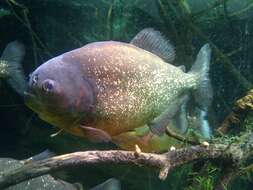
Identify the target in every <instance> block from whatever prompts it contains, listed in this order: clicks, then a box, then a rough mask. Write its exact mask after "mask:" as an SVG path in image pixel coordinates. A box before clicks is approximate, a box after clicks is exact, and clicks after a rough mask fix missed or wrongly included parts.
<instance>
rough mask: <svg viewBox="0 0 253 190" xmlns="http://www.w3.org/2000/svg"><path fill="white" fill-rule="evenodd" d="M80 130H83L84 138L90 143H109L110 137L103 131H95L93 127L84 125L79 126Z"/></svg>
mask: <svg viewBox="0 0 253 190" xmlns="http://www.w3.org/2000/svg"><path fill="white" fill-rule="evenodd" d="M80 128H81V129H82V130H84V132H85V134H86V137H87V138H88V139H89V140H90V141H91V142H110V141H111V136H110V135H109V134H108V133H107V132H105V131H103V130H102V129H96V128H93V127H88V126H84V125H80Z"/></svg>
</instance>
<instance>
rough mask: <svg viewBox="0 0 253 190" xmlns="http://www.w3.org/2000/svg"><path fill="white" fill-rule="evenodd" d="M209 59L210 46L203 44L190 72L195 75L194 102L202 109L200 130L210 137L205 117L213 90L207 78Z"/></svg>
mask: <svg viewBox="0 0 253 190" xmlns="http://www.w3.org/2000/svg"><path fill="white" fill-rule="evenodd" d="M210 60H211V48H210V45H209V44H205V45H204V46H203V47H202V48H201V49H200V51H199V53H198V55H197V59H196V61H195V63H194V65H193V66H192V68H191V70H190V72H189V73H190V74H193V75H194V76H195V79H196V81H197V83H196V84H197V86H196V88H195V89H194V91H193V95H194V97H195V102H196V103H197V105H198V106H199V108H200V109H201V110H202V111H203V112H202V116H201V117H200V119H201V123H202V125H201V131H202V133H203V136H204V137H206V138H210V137H211V130H210V127H209V124H208V121H207V120H206V119H204V118H205V116H206V115H207V111H208V107H209V106H210V105H211V102H212V99H213V91H212V86H211V82H210V78H209V67H210Z"/></svg>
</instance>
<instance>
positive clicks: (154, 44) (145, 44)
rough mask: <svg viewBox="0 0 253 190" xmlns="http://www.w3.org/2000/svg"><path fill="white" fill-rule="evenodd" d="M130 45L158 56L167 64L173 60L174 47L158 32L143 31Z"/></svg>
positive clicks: (149, 29)
mask: <svg viewBox="0 0 253 190" xmlns="http://www.w3.org/2000/svg"><path fill="white" fill-rule="evenodd" d="M130 43H131V44H133V45H135V46H137V47H139V48H142V49H145V50H147V51H149V52H151V53H153V54H155V55H157V56H159V57H160V58H162V59H164V60H165V61H167V62H169V63H172V62H173V61H174V59H175V54H176V53H175V49H174V46H173V45H172V44H171V43H170V41H169V40H167V39H166V38H165V37H164V36H163V35H162V34H161V33H160V32H159V31H157V30H154V29H153V28H146V29H143V30H142V31H140V32H139V33H138V34H137V35H136V36H135V37H134V38H133V39H132V40H131V42H130Z"/></svg>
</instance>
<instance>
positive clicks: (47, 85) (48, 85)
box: [42, 80, 54, 92]
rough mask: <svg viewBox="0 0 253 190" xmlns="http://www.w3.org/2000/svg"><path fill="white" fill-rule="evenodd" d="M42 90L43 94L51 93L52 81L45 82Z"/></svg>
mask: <svg viewBox="0 0 253 190" xmlns="http://www.w3.org/2000/svg"><path fill="white" fill-rule="evenodd" d="M42 89H43V90H44V91H45V92H52V91H53V90H54V81H52V80H45V81H44V82H43V84H42Z"/></svg>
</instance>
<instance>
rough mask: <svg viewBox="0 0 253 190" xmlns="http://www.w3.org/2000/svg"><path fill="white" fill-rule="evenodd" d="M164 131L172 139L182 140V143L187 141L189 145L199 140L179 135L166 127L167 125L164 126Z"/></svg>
mask: <svg viewBox="0 0 253 190" xmlns="http://www.w3.org/2000/svg"><path fill="white" fill-rule="evenodd" d="M165 133H166V134H167V135H168V136H170V137H173V138H174V139H177V140H179V141H182V142H184V143H188V144H191V145H197V144H200V142H199V141H197V140H194V139H191V138H188V137H187V136H183V135H180V134H179V133H176V132H174V131H173V130H171V129H170V128H168V127H167V128H166V131H165Z"/></svg>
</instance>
